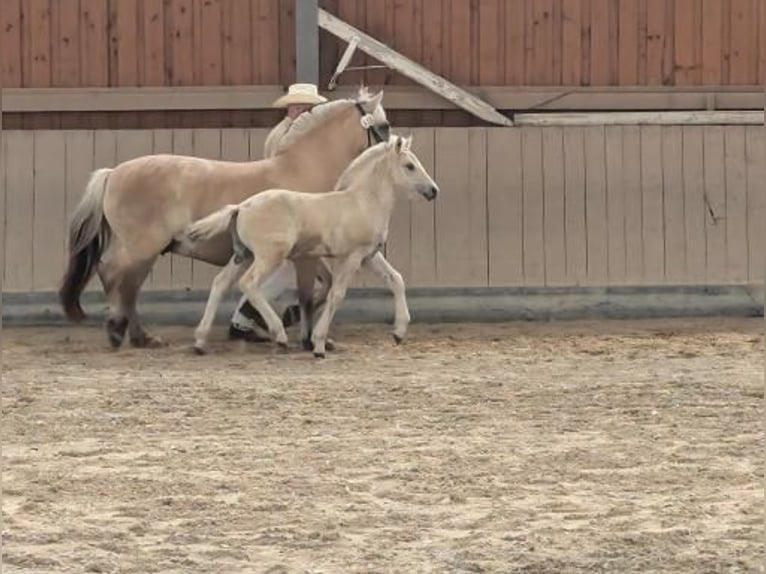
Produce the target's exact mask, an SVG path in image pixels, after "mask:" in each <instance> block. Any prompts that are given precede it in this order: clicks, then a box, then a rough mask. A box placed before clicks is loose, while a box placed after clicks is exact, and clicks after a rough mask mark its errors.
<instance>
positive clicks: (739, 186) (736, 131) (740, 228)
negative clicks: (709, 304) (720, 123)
mask: <svg viewBox="0 0 766 574" xmlns="http://www.w3.org/2000/svg"><path fill="white" fill-rule="evenodd" d="M723 129H724V172H725V174H726V194H725V196H726V206H725V210H726V212H725V213H726V280H727V282H733V283H745V282H746V281H747V276H748V273H747V268H748V247H747V246H748V240H747V239H748V238H747V208H748V205H747V166H746V155H745V128H744V126H725V127H724V128H723Z"/></svg>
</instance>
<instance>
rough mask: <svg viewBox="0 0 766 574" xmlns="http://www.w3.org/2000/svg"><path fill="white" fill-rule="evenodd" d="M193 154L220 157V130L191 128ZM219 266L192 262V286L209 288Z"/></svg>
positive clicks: (213, 157)
mask: <svg viewBox="0 0 766 574" xmlns="http://www.w3.org/2000/svg"><path fill="white" fill-rule="evenodd" d="M193 140H194V155H195V156H196V157H204V158H208V159H220V158H221V130H220V129H215V128H213V129H195V130H193ZM220 270H221V269H220V267H216V266H215V265H210V264H209V263H205V262H203V261H196V260H195V261H193V262H192V286H193V287H194V288H195V289H205V290H208V289H210V286H211V284H212V282H213V278H214V277H215V276H216V274H217V273H218V272H219V271H220Z"/></svg>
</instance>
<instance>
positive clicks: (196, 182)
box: [59, 87, 406, 348]
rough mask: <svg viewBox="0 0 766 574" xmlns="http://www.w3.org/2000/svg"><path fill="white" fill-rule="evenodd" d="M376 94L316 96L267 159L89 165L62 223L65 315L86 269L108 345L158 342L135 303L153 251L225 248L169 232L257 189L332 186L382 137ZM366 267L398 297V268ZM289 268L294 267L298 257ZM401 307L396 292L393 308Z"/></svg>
mask: <svg viewBox="0 0 766 574" xmlns="http://www.w3.org/2000/svg"><path fill="white" fill-rule="evenodd" d="M382 100H383V92H382V91H380V92H378V93H377V94H375V95H372V94H370V93H369V91H368V90H367V88H365V87H362V88H360V90H359V93H358V94H357V95H356V96H355V97H353V98H347V99H338V100H333V101H330V102H327V103H323V104H320V105H317V106H316V107H314V108H313V110H311V111H309V112H305V113H304V114H302V115H301V116H300V117H299V118H298V119H297V120H296V121H295V123H294V124H293V126H292V128H291V129H290V132H289V133H288V134H287V135H286V136H285V138H284V139H283V140H282V142H281V145H280V148H279V150H278V152H277V154H276V155H275V156H274V157H272V158H268V159H262V160H258V161H251V162H228V161H218V160H210V159H203V158H198V157H190V156H177V155H170V154H156V155H147V156H142V157H139V158H135V159H132V160H128V161H125V162H122V163H120V164H119V165H117V166H116V167H113V168H101V169H98V170H96V171H94V172H93V173H92V174H91V177H90V180H89V182H88V184H87V186H86V188H85V193H84V194H83V197H82V198H81V200H80V202H79V204H78V206H77V207H76V209H75V211H74V213H73V215H72V218H71V221H70V224H69V241H68V249H69V257H68V265H67V269H66V271H65V273H64V277H63V280H62V285H61V288H60V290H59V300H60V303H61V305H62V307H63V310H64V313H65V315H66V317H67V318H68V319H70V320H72V321H81V320H82V319H84V318H85V313H84V311H83V309H82V307H81V305H80V296H81V294H82V291H83V290H84V288H85V286H86V285H87V283H88V281H89V280H90V279H91V277H92V276H93V273H94V272H95V273H97V274H98V275H99V278H100V279H101V283H102V286H103V289H104V292H105V295H106V299H107V302H108V304H109V311H108V316H107V320H106V331H107V335H108V339H109V342H110V343H111V345H112V346H113V347H114V348H118V347H119V346H120V345H121V344H122V342H123V339H124V337H125V332H126V330H127V331H128V334H129V337H130V342H131V344H132V345H133V346H136V347H147V346H157V345H161V344H163V343H162V341H161V340H160V339H159V338H157V337H155V336H153V335H151V334H150V333H149V332H147V331H146V330H145V329H144V327H143V326H142V325H141V322H140V320H139V316H138V312H137V310H136V302H137V298H138V293H139V291H140V289H141V286H142V285H143V283H144V281H145V279H146V277H147V275H148V274H149V271H150V270H151V268H152V266H153V265H154V262H155V261H156V259H157V257H158V256H159V255H161V254H164V253H168V252H173V253H178V254H181V255H184V256H187V257H191V258H193V259H198V260H201V261H205V262H208V263H211V264H214V265H218V266H222V265H225V264H226V263H227V261H228V260H229V259H230V257H231V255H232V253H233V251H232V241H231V237H230V235H229V234H228V233H221V234H219V235H217V236H214V237H212V238H211V239H210V240H208V241H205V242H201V243H197V244H195V246H194V248H193V249H191V250H188V249H184V248H183V247H182V246H181V245H179V244H178V243H177V242H175V241H173V237H174V236H175V235H176V234H178V233H179V232H181V231H182V230H183V229H184V228H185V227H186V226H187V225H189V224H190V223H192V222H193V221H196V220H198V219H201V218H203V217H205V216H207V215H209V214H211V213H213V212H214V211H216V210H217V209H220V208H221V207H223V206H225V205H229V204H233V203H239V202H241V201H243V200H244V199H246V198H247V197H250V196H252V195H254V194H256V193H259V192H261V191H263V190H265V189H269V188H274V187H283V188H288V189H300V190H302V191H305V192H309V193H322V192H326V191H329V190H331V189H332V188H333V186H334V185H335V183H336V181H337V179H338V177H339V176H340V175H341V173H342V172H343V170H345V169H346V167H348V165H349V164H350V163H351V162H352V161H353V160H354V158H356V157H357V156H358V155H359V154H360V153H361V152H362V151H364V149H365V148H368V147H370V146H371V145H373V144H374V143H375V142H380V141H386V140H388V137H389V130H390V126H389V124H388V121H387V119H386V113H385V110H384V108H383V106H382V104H381V102H382ZM370 267H371V268H372V269H373V270H374V271H375V272H377V273H378V274H379V275H380V276H382V277H383V278H384V279H385V280H386V283H387V284H388V285H389V286H390V287H391V288H392V290H394V294H395V296H397V297H398V296H399V295H398V294H397V292H398V291H399V289H395V287H396V285H397V279H398V280H399V282H401V277H400V276H398V274H397V273H396V271H395V270H393V268H392V267H391V266H390V265H389V264H388V263H387V262H386V261H385V259H383V257H382V256H380V257H376V258H375V261H371V262H370ZM296 270H297V274H298V276H299V277H300V275H301V270H300V268H299V266H296ZM392 272H393V273H394V275H393V276H392V275H391V273H392ZM311 283H312V286H313V277H312V282H311ZM401 291H402V293H401V297H403V290H401ZM401 307H402V305H401V303H400V302H397V304H396V312H397V313H399V309H400V308H401ZM405 310H406V304H405Z"/></svg>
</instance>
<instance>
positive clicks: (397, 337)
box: [393, 333, 404, 345]
mask: <svg viewBox="0 0 766 574" xmlns="http://www.w3.org/2000/svg"><path fill="white" fill-rule="evenodd" d="M393 337H394V343H396V344H397V345H401V344H402V341H404V337H402V336H401V335H397V334H396V333H394V334H393Z"/></svg>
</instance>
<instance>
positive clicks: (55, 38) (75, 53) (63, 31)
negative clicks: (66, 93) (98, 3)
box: [51, 0, 82, 86]
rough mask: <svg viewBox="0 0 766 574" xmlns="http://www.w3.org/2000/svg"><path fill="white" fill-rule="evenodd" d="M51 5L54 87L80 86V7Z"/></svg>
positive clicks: (74, 2) (75, 0) (75, 1)
mask: <svg viewBox="0 0 766 574" xmlns="http://www.w3.org/2000/svg"><path fill="white" fill-rule="evenodd" d="M79 4H80V3H79V1H78V0H74V1H72V2H70V3H68V4H67V5H66V7H63V6H62V4H61V3H59V2H52V3H51V23H52V29H53V33H52V35H51V43H52V46H53V48H52V50H51V70H52V71H51V73H52V85H54V86H80V85H82V84H81V80H80V10H79V8H80V6H79Z"/></svg>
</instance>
